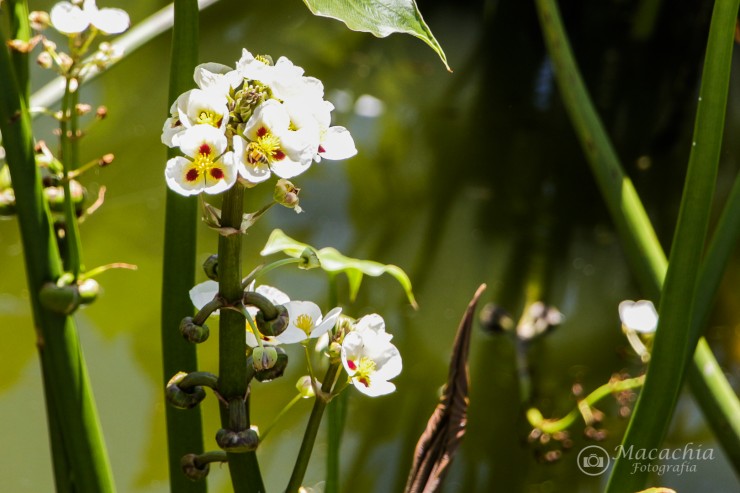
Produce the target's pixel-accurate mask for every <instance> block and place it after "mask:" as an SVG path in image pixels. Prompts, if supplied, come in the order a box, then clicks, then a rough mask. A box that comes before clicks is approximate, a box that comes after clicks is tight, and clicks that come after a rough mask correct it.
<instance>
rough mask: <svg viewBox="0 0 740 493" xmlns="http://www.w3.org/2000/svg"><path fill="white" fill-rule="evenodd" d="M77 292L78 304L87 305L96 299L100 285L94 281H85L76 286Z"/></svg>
mask: <svg viewBox="0 0 740 493" xmlns="http://www.w3.org/2000/svg"><path fill="white" fill-rule="evenodd" d="M77 291H78V292H79V293H80V303H81V304H83V305H89V304H90V303H92V302H93V301H95V299H96V298H97V297H98V293H99V292H100V285H99V284H98V281H96V280H95V279H85V280H84V281H82V282H81V283H79V284H78V285H77Z"/></svg>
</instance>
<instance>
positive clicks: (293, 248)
mask: <svg viewBox="0 0 740 493" xmlns="http://www.w3.org/2000/svg"><path fill="white" fill-rule="evenodd" d="M306 248H308V249H311V250H313V251H315V252H316V256H317V257H318V259H319V261H320V262H321V268H322V269H324V270H325V271H326V272H330V273H335V272H344V273H345V274H347V278H348V280H349V290H350V294H349V296H350V299H351V300H353V301H354V300H355V298H356V297H357V293H358V291H359V290H360V284H361V283H362V276H363V274H367V275H368V276H373V277H378V276H381V275H383V274H389V275H391V276H393V277H394V278H395V279H396V280H397V281H398V283H399V284H400V285H401V287H402V288H403V290H404V292H405V293H406V297H407V298H408V300H409V303H411V306H413V307H414V308H417V307H418V305H417V304H416V299H415V298H414V293H413V291H412V289H411V280H410V279H409V276H408V275H406V273H405V272H404V271H403V269H401V268H400V267H398V266H397V265H391V264H387V265H386V264H381V263H380V262H374V261H372V260H360V259H356V258H351V257H347V256H345V255H343V254H341V253H340V252H339V251H338V250H337V249H336V248H331V247H326V248H322V249H320V250H317V249H315V248H314V247H312V246H310V245H307V244H306V243H301V242H300V241H297V240H294V239H293V238H291V237H290V236H288V235H286V234H285V233H283V232H282V230H280V229H276V230H274V231H273V232H272V233H271V234H270V237H269V238H268V239H267V243H266V244H265V247H264V248H263V249H262V251H261V252H260V255H262V256H263V257H264V256H267V255H272V254H273V253H278V252H283V253H284V254H286V255H288V256H290V257H300V256H301V254H302V253H303V251H304V250H305V249H306Z"/></svg>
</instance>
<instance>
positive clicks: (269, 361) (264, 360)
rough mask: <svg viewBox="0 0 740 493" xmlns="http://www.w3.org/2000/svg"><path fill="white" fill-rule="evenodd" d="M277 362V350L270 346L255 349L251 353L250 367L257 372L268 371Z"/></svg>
mask: <svg viewBox="0 0 740 493" xmlns="http://www.w3.org/2000/svg"><path fill="white" fill-rule="evenodd" d="M277 360H278V354H277V350H276V349H275V348H274V347H272V346H264V347H256V348H254V350H253V351H252V366H254V369H255V370H257V371H260V370H269V369H270V368H272V367H273V366H275V363H277Z"/></svg>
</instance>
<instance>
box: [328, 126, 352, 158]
mask: <svg viewBox="0 0 740 493" xmlns="http://www.w3.org/2000/svg"><path fill="white" fill-rule="evenodd" d="M321 148H323V152H322V151H321ZM321 148H319V155H320V156H321V157H322V158H326V159H331V160H334V161H336V160H340V159H347V158H350V157H352V156H354V155H355V154H357V148H356V147H355V141H354V140H353V139H352V135H351V134H350V133H349V130H347V129H346V128H344V127H330V128H329V129H328V130H327V131H326V133H325V134H324V138H323V139H322V141H321Z"/></svg>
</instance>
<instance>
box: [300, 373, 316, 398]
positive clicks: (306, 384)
mask: <svg viewBox="0 0 740 493" xmlns="http://www.w3.org/2000/svg"><path fill="white" fill-rule="evenodd" d="M316 385H319V384H318V382H316ZM295 388H296V389H297V390H298V393H299V394H301V397H303V398H304V399H308V398H310V397H314V396H316V392H315V391H314V390H313V385H311V377H310V376H308V375H303V376H302V377H301V378H299V379H298V381H297V382H296V384H295Z"/></svg>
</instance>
